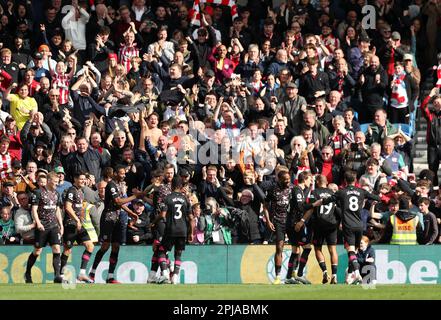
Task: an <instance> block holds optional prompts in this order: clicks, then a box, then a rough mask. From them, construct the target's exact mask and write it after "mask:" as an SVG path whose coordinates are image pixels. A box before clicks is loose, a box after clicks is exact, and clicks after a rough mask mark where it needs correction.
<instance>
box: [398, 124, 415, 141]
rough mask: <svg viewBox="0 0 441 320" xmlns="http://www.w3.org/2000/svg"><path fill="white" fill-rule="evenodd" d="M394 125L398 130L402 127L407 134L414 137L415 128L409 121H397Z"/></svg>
mask: <svg viewBox="0 0 441 320" xmlns="http://www.w3.org/2000/svg"><path fill="white" fill-rule="evenodd" d="M394 127H395V128H396V129H397V130H400V129H401V131H403V132H404V133H405V134H406V135H407V136H409V137H411V138H412V136H413V129H412V126H411V125H409V124H407V123H395V124H394Z"/></svg>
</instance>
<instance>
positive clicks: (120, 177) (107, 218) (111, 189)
mask: <svg viewBox="0 0 441 320" xmlns="http://www.w3.org/2000/svg"><path fill="white" fill-rule="evenodd" d="M125 178H126V168H125V167H124V166H121V165H119V166H117V168H116V170H115V175H114V180H111V181H109V182H108V183H107V186H106V193H105V197H104V211H103V213H102V215H101V221H100V242H102V245H101V248H100V249H99V250H98V252H97V253H96V256H95V260H94V261H93V266H92V269H91V271H90V273H89V278H90V279H91V280H93V281H95V272H96V268H97V267H98V265H99V263H100V262H101V259H102V258H103V256H104V255H105V254H106V252H107V250H108V249H109V247H110V244H112V251H111V253H110V259H109V273H108V276H107V280H106V282H107V283H119V282H118V281H117V280H116V279H115V278H114V275H113V272H114V271H115V268H116V264H117V263H118V254H119V247H120V244H121V231H122V229H121V221H120V220H119V212H120V210H121V208H123V209H124V210H126V211H128V212H129V214H130V215H132V216H133V217H134V219H138V217H137V216H136V215H135V214H134V213H131V212H130V211H129V210H128V209H127V207H125V206H124V205H125V204H126V203H129V202H131V201H133V200H135V199H136V198H139V197H143V196H144V193H143V192H139V191H136V192H135V193H134V194H133V195H132V196H130V197H127V198H123V193H122V190H121V188H120V186H119V183H121V182H123V181H124V180H125Z"/></svg>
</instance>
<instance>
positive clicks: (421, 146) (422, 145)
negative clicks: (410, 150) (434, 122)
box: [415, 143, 427, 151]
mask: <svg viewBox="0 0 441 320" xmlns="http://www.w3.org/2000/svg"><path fill="white" fill-rule="evenodd" d="M415 150H417V151H420V150H427V143H417V144H416V145H415Z"/></svg>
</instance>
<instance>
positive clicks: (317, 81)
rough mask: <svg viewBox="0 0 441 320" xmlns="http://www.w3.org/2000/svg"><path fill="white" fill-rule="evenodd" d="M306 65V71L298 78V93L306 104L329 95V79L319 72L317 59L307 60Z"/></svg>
mask: <svg viewBox="0 0 441 320" xmlns="http://www.w3.org/2000/svg"><path fill="white" fill-rule="evenodd" d="M307 63H308V68H307V69H308V71H307V72H306V73H305V74H303V76H302V77H301V78H300V86H299V93H300V94H301V95H302V96H304V97H305V99H306V101H307V102H308V103H312V102H314V100H315V99H317V98H319V97H324V96H327V95H328V94H329V92H330V87H329V77H328V75H327V74H326V73H324V72H322V71H319V69H318V68H319V65H318V60H317V58H309V59H308V61H307Z"/></svg>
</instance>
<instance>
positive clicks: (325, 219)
mask: <svg viewBox="0 0 441 320" xmlns="http://www.w3.org/2000/svg"><path fill="white" fill-rule="evenodd" d="M327 183H328V181H327V179H326V176H324V175H318V176H316V178H315V187H316V188H315V190H314V191H313V192H312V193H311V197H310V199H311V201H314V200H320V199H326V198H329V197H331V196H332V195H333V192H332V191H331V190H330V189H328V188H326V186H327ZM339 212H340V209H339V208H337V206H336V205H335V203H329V204H327V205H321V206H319V207H316V208H314V210H313V211H310V212H307V213H306V214H305V216H304V217H303V218H304V219H305V220H307V219H308V218H309V215H310V214H312V229H313V231H314V232H313V233H314V235H313V237H312V243H313V244H314V251H315V257H316V258H317V262H318V264H319V266H320V269H322V272H323V281H322V283H323V284H325V283H327V282H328V281H329V276H328V271H327V270H326V263H325V257H324V256H323V252H322V246H323V243H324V241H325V240H326V244H327V246H328V250H329V254H330V256H331V270H332V277H331V284H337V266H338V255H337V230H338V226H339V225H340V214H339ZM297 224H298V226H299V227H301V226H302V225H303V222H302V221H299V222H298V223H297Z"/></svg>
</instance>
